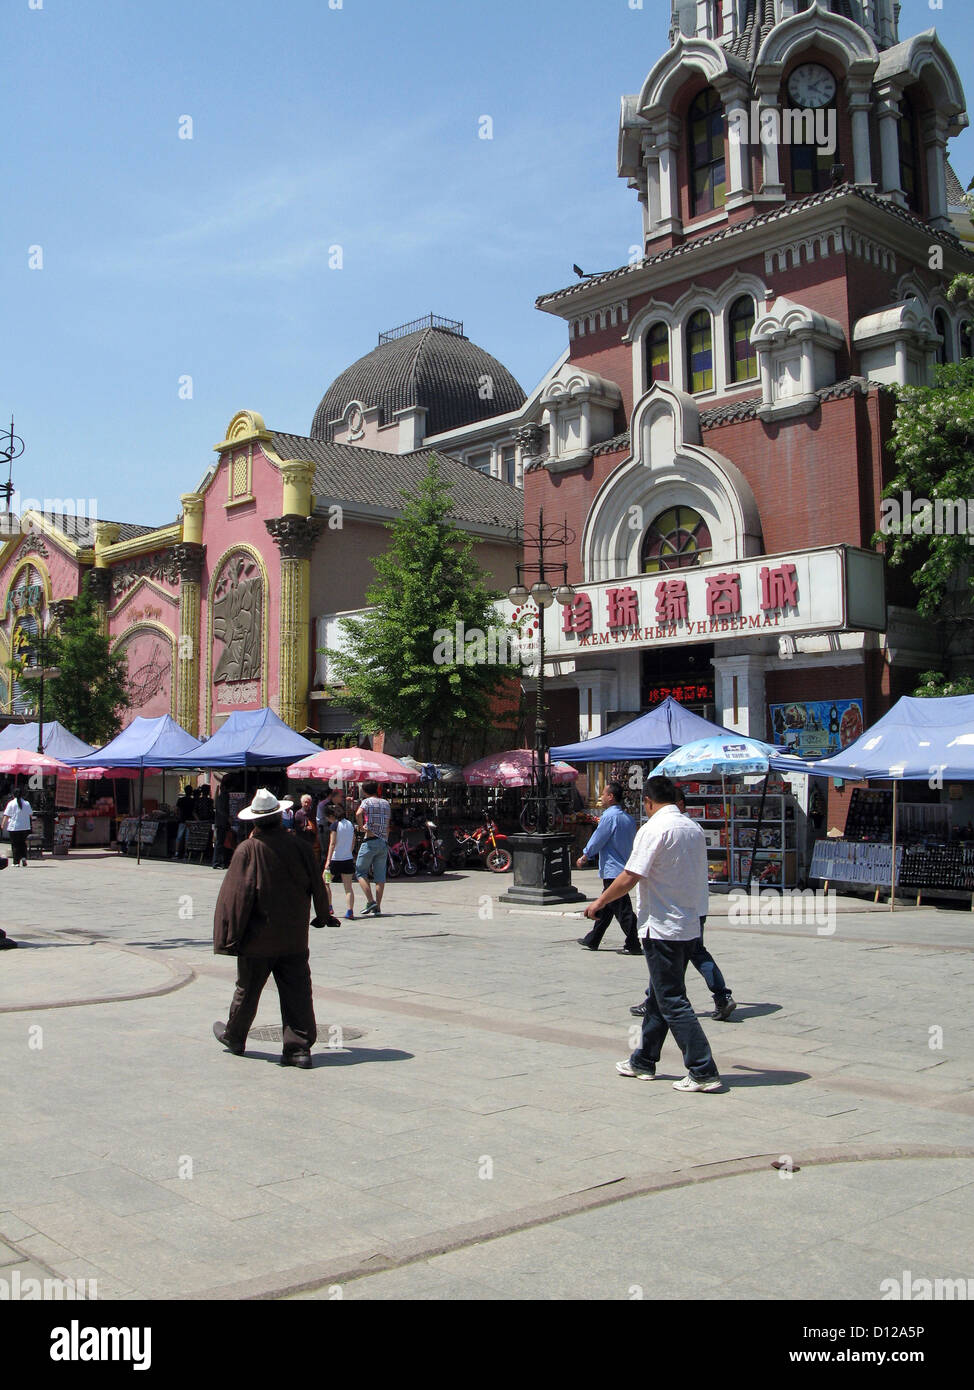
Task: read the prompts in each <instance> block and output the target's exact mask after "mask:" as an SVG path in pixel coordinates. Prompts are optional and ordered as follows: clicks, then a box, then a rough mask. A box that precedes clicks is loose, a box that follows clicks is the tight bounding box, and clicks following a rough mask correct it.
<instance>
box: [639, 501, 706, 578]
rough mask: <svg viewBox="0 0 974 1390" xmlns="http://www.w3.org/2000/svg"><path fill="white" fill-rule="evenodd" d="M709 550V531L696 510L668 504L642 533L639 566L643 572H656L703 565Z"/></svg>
mask: <svg viewBox="0 0 974 1390" xmlns="http://www.w3.org/2000/svg"><path fill="white" fill-rule="evenodd" d="M710 549H711V542H710V531H709V529H708V527H707V523H706V522H705V521H704V519H703V517H702V516H701V515H700V513H699V512H695V511H694V510H693V508H692V507H671V508H670V509H669V511H666V512H662V513H661V514H660V515H659V516H658V517H657V518H656V520H655V521H654V522H653V524H652V526H650V528H649V530H648V531H647V532H646V535H645V538H644V540H643V548H642V555H641V556H640V568H641V569H642V572H643V573H644V574H656V573H657V572H658V571H659V570H681V569H687V568H689V566H690V565H706V564H708V563H709V561H710Z"/></svg>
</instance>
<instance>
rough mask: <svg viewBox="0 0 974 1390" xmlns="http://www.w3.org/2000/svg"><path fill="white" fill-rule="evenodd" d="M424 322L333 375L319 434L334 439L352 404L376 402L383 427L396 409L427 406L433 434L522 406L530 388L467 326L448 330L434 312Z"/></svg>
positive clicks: (384, 338)
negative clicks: (335, 424) (469, 334)
mask: <svg viewBox="0 0 974 1390" xmlns="http://www.w3.org/2000/svg"><path fill="white" fill-rule="evenodd" d="M419 322H420V323H422V324H423V325H424V326H423V327H421V328H418V329H416V331H414V332H403V330H401V329H394V330H393V331H392V332H391V333H383V334H382V335H381V337H380V338H379V346H378V347H376V348H373V350H372V351H371V352H369V353H366V355H365V356H364V357H360V358H359V360H358V361H357V362H353V364H352V365H351V366H350V367H347V368H346V369H345V371H344V372H342V373H341V375H340V376H337V377H336V378H335V380H334V381H333V382H332V384H331V385H330V386H329V388H328V390H327V391H326V392H325V394H324V395H323V396H322V398H321V402H320V404H319V406H318V409H317V410H316V411H315V417H314V420H313V422H312V425H311V437H312V438H313V439H327V440H330V439H331V438H332V432H331V429H330V428H329V425H330V422H331V421H334V420H338V419H340V418H341V416H342V414H343V412H344V410H345V407H346V406H347V405H348V404H349V402H350V401H358V402H359V403H360V404H361V405H362V406H363V407H364V409H366V410H368V409H370V408H372V407H375V406H378V407H379V408H380V409H381V411H382V417H381V421H380V423H381V424H383V425H388V424H391V423H392V420H393V417H394V415H395V412H396V411H397V410H405V409H407V408H408V407H409V406H416V405H423V406H425V407H426V412H427V413H426V429H425V433H426V434H427V435H432V434H441V433H442V432H443V431H444V430H452V429H458V428H459V427H460V426H461V425H470V424H473V423H474V422H475V421H477V420H488V419H490V417H491V416H493V415H503V414H505V413H506V412H507V411H509V410H517V409H519V408H520V406H522V405H523V404H524V400H525V396H524V392H523V391H522V390H521V387H520V386H519V385H518V383H517V382H516V381H515V380H514V378H513V376H511V374H510V372H509V371H508V370H507V368H506V367H505V366H503V364H502V363H500V362H498V360H497V358H496V357H491V355H490V353H489V352H484V350H483V348H479V347H478V346H477V344H476V343H472V342H471V341H470V339H469V338H465V337H464V336H463V331H462V330H463V325H462V324H455V325H453V326H451V327H443V326H442V325H443V324H446V323H451V321H450V320H439V321H438V320H436V319H435V318H434V317H433V315H430V316H429V317H428V318H426V319H422V320H420V321H419ZM412 326H413V325H412V324H405V325H404V328H405V329H409V328H412ZM457 329H459V330H460V331H459V332H458V331H457ZM485 377H489V378H490V382H491V390H490V392H489V393H487V392H484V391H483V390H482V386H483V379H484V378H485Z"/></svg>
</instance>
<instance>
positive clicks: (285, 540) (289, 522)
mask: <svg viewBox="0 0 974 1390" xmlns="http://www.w3.org/2000/svg"><path fill="white" fill-rule="evenodd" d="M324 524H325V523H324V521H323V520H322V518H321V517H317V516H275V517H271V519H270V520H269V521H265V522H264V525H265V526H266V527H267V529H268V531H269V532H270V533H271V536H272V537H273V538H274V544H275V545H276V546H277V548H278V550H279V551H280V552H281V559H282V560H309V559H310V558H311V552H312V550H313V549H314V544H315V541H316V540H317V539H318V536H319V535H320V534H321V531H322V528H323V527H324Z"/></svg>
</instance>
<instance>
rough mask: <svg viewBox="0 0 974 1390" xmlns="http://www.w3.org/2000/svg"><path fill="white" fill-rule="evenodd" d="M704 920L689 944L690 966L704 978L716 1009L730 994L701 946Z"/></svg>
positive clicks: (717, 968)
mask: <svg viewBox="0 0 974 1390" xmlns="http://www.w3.org/2000/svg"><path fill="white" fill-rule="evenodd" d="M704 921H706V918H701V921H700V935H699V936H698V937H697V938H696V940H695V941H691V942H690V964H691V965H693V966H696V968H697V969H698V970H699V971H700V974H701V975H702V976H703V978H704V982H705V984H706V986H707V988H708V989H709V990H710V993H711V994H712V995H713V996H714V1003H715V1004H716V1005H717V1007H718V1009H719V1008H720V1006H721V1005H722V1004H726V1003H727V1001H728V999H729V998H730V997H731V992H730V990H729V989H728V988H727V984H726V982H725V980H724V977H723V975H722V974H721V973H720V966H719V965H718V964H717V962H716V961H715V960H714V958H713V956H712V955H711V954H710V952H709V951H708V950H707V948H706V946H705V945H704V944H703V924H704Z"/></svg>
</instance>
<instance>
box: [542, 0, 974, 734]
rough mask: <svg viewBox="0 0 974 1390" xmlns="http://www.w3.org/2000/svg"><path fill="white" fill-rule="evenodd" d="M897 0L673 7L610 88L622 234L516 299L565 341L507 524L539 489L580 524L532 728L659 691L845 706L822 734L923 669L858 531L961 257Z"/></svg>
mask: <svg viewBox="0 0 974 1390" xmlns="http://www.w3.org/2000/svg"><path fill="white" fill-rule="evenodd" d="M898 13H899V6H897V5H894V3H893V0H831V4H827V3H825V0H818V3H817V4H816V3H803V0H673V20H672V28H671V36H670V38H671V47H670V49H669V51H668V52H667V53H665V54H664V55H663V56H662V57H661V58H660V60H659V62H657V63H656V65H655V67H653V69H652V71H651V72H650V73H649V75H648V76H647V77H646V79H645V81H644V83H643V85H642V88H641V90H640V91H639V93H638V95H635V96H626V97H624V98H623V101H622V118H621V125H620V132H619V157H618V167H619V174H620V176H621V177H623V178H625V179H626V180H627V181H628V184H629V186H630V187H631V188H632V189H633V190H634V193H635V195H636V198H637V199H638V203H639V207H640V209H641V215H642V229H641V237H640V239H639V242H638V244H637V245H635V246H634V248H633V252H632V255H631V257H630V261H629V263H628V264H626V265H624V266H621V267H620V268H619V269H617V270H613V271H610V272H608V273H605V274H599V275H594V276H591V277H588V278H586V279H584V280H582V281H581V282H580V283H578V284H575V285H572V286H570V287H568V288H566V289H562V290H557V291H555V292H553V293H550V294H545V295H542V296H541V297H540V298H539V300H538V307H539V308H540V309H542V310H543V311H544V312H546V313H551V314H556V315H558V316H560V317H562V318H563V319H565V321H566V326H567V332H568V341H569V349H570V350H569V356H568V360H567V361H566V362H565V363H564V364H563V365H561V366H560V367H559V369H558V370H557V371H556V372H555V373H554V375H553V376H552V377H551V378H550V379H549V380H548V382H547V384H546V386H545V388H544V390H543V391H542V396H541V405H542V412H541V413H540V414H539V415H538V416H537V417H536V418H537V421H538V423H537V426H536V428H535V433H534V438H533V444H532V454H533V457H530V458H529V459H528V461H527V462H526V464H525V471H524V492H525V515H526V519H527V521H528V523H529V524H530V523H531V522H536V521H537V515H538V509H539V507H543V508H544V511H545V517H546V520H557V521H558V522H561V521H562V520H566V521H567V523H568V525H569V526H570V527H571V528H572V529H573V531H574V532H575V536H576V541H575V542H574V543H573V544H572V545H571V546H570V547H569V549H568V553H567V558H568V561H569V566H570V571H569V576H570V579H571V581H572V583H573V584H574V585H575V587H576V589H577V590H578V597H577V598H576V600H575V602H574V604H573V605H572V606H570V607H568V608H564V609H563V608H560V607H559V606H558V605H557V604H556V605H553V607H552V608H551V609H549V610H548V612H547V615H546V643H547V651H548V657H549V662H550V667H549V674H550V678H551V686H550V688H551V720H550V723H551V734H552V741H553V742H554V743H560V742H568V741H574V740H575V739H578V738H579V737H582V738H584V737H588V736H591V735H595V734H598V733H601V732H604V731H605V730H606V729H608V728H610V727H612V726H613V725H614V724H617V723H620V722H623V720H625V719H627V718H631V717H633V716H634V715H635V714H637V713H639V712H640V711H641V710H644V709H647V708H649V707H651V706H652V705H654V704H655V703H658V701H659V700H660V699H661V698H662V697H663V696H664V695H665V694H666V693H668V692H673V693H676V694H678V695H679V696H681V697H682V698H683V699H684V700H685V701H686V702H687V703H689V704H691V705H694V706H696V707H697V708H699V709H700V710H701V712H704V713H707V714H709V715H712V716H713V717H716V719H717V720H718V721H719V722H721V723H724V724H726V725H728V726H731V727H733V728H736V729H739V730H741V731H742V732H748V733H751V734H753V735H756V736H757V737H759V738H765V737H768V736H770V735H771V734H772V732H777V733H778V734H779V735H781V734H782V732H783V731H784V730H785V729H787V728H790V727H791V719H790V713H789V717H788V719H787V720H786V717H785V711H789V712H790V709H791V707H792V706H796V707H802V708H806V707H808V705H809V702H814V701H824V702H826V704H827V706H828V710H827V712H826V713H827V716H830V717H831V722H832V723H833V724H837V722H838V721H839V719H840V717H842V718H844V717H845V710H846V708H848V706H846V704H845V703H844V702H847V701H858V702H860V705H859V706H858V707H857V709H856V712H854V713H853V714H851V715H849V716H848V720H847V722H846V723H845V724H844V725H843V729H842V733H843V741H848V738H847V737H845V736H846V735H848V734H852V733H855V732H858V730H856V729H855V727H854V726H855V724H856V721H857V719H860V718H861V720H862V721H863V722H864V723H865V724H866V725H868V724H869V723H870V722H872V721H873V720H875V719H876V718H877V717H878V716H879V715H880V714H881V713H882V712H883V711H884V710H885V709H886V708H887V707H888V705H889V704H890V703H891V701H892V700H893V699H894V698H896V697H898V696H899V695H900V694H902V693H906V692H908V691H911V690H912V689H913V688H914V686H915V684H916V676H917V674H918V672H920V671H922V670H926V669H929V668H930V667H931V666H935V665H936V664H937V659H938V651H937V648H936V645H935V643H934V642H933V634H932V633H931V632H930V630H929V625H925V624H924V623H923V622H922V621H921V620H919V619H918V617H917V614H916V612H915V611H914V610H913V608H912V595H911V592H910V589H909V586H908V583H907V584H904V581H903V580H902V579H900V578H899V576H898V575H896V574H895V573H893V574H889V575H887V574H886V573H885V566H884V562H883V559H882V555H881V553H880V552H879V551H878V550H877V549H876V548H875V547H874V546H873V540H872V538H873V535H874V533H875V532H877V531H878V529H879V524H880V517H879V501H880V497H881V494H882V490H883V487H884V485H885V482H886V480H887V478H888V477H889V460H888V457H887V456H886V453H885V449H884V441H886V440H887V439H888V437H889V431H890V425H891V419H892V411H893V408H894V407H893V403H892V400H891V397H890V395H889V393H888V392H886V391H884V390H883V389H882V386H883V384H889V383H897V382H903V383H909V382H913V383H916V382H924V381H928V380H929V379H930V374H931V371H932V367H933V365H934V363H935V362H936V361H937V360H938V359H939V360H954V359H956V358H958V357H959V356H961V355H964V356H970V355H971V340H970V335H969V330H968V327H967V324H968V320H969V318H970V315H971V306H970V305H969V304H967V305H958V304H951V303H949V302H948V300H947V298H946V289H947V287H948V285H949V284H950V281H951V279H952V278H953V276H954V275H955V274H956V273H957V272H958V271H962V270H963V271H969V270H971V269H972V268H974V255H972V250H971V230H972V229H971V224H970V217H969V214H968V212H967V211H966V210H965V208H964V206H963V195H962V191H961V188H960V185H959V183H958V181H957V179H956V177H955V176H954V174H953V172H952V170H951V168H950V165H949V163H948V160H947V154H946V142H947V139H948V137H949V136H950V135H953V134H957V133H958V132H959V131H960V130H961V129H963V128H964V127H965V126H966V125H967V116H966V113H965V104H964V94H963V92H962V90H961V86H960V82H959V79H958V77H957V72H956V69H955V67H954V65H953V63H952V62H951V59H950V57H949V55H948V54H947V53H946V52H945V50H944V48H943V46H942V45H941V43H940V41H939V39H938V38H937V36H936V33H935V32H934V31H933V30H930V31H928V32H926V33H924V34H921V35H918V36H916V37H914V38H907V39H903V40H901V39H900V37H899V35H898V32H897V17H898ZM557 558H559V559H560V558H561V556H560V555H558V556H557ZM894 581H895V582H894ZM776 707H785V711H783V710H782V709H780V708H778V709H776ZM801 717H802V716H801V715H800V714H798V715H796V716H795V718H796V719H800V718H801ZM816 727H818V726H817V725H816V724H815V723H813V725H812V728H813V729H814V728H816ZM821 732H822V734H823V738H822V739H821V740H820V742H821V743H822V744H823V746H824V745H825V744H826V743H827V739H826V738H825V737H824V735H827V734H828V732H829V730H828V728H827V727H825V726H824V725H823V726H822V727H821ZM835 732H836V730H835V729H832V733H833V735H834V734H835ZM813 741H814V740H813Z"/></svg>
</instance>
